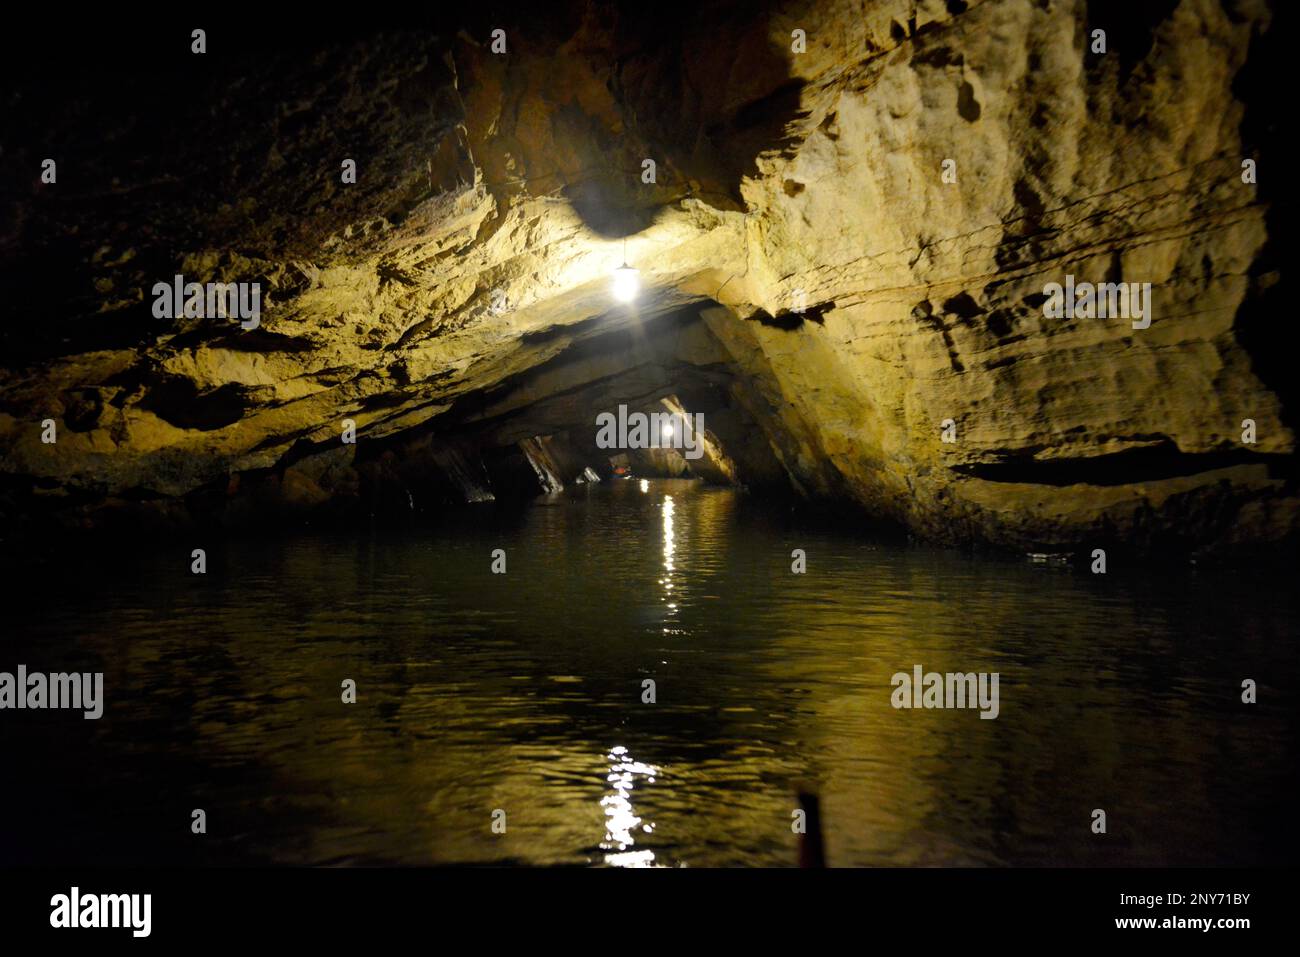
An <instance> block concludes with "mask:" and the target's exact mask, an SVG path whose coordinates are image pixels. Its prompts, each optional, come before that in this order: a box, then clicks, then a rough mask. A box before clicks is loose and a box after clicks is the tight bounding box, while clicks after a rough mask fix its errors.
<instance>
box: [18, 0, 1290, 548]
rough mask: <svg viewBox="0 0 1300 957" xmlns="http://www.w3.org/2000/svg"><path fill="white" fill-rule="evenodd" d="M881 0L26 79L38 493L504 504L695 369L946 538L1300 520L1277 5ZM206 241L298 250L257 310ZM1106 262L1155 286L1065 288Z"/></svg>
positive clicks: (103, 502) (27, 405)
mask: <svg viewBox="0 0 1300 957" xmlns="http://www.w3.org/2000/svg"><path fill="white" fill-rule="evenodd" d="M869 6H870V9H869V10H868V11H867V12H866V13H863V12H862V11H861V10H860V9H859V5H857V4H849V3H837V2H820V3H811V2H810V3H802V4H799V3H795V4H789V5H783V6H779V7H771V8H770V9H769V10H768V11H767V12H766V13H763V14H761V15H759V14H756V13H755V12H754V11H753V10H752V9H751V8H750V5H746V9H744V10H741V9H740V8H739V7H734V8H733V7H732V6H728V5H721V4H714V5H706V6H705V7H703V8H701V9H698V10H696V11H695V12H693V13H692V14H690V15H689V16H687V17H686V18H684V19H682V18H671V22H660V21H659V20H658V19H656V15H655V14H654V12H653V11H645V12H640V13H629V12H627V11H623V12H617V11H613V10H611V9H607V8H605V7H602V6H599V5H590V6H583V5H581V4H578V5H572V6H570V7H568V8H566V12H565V13H564V14H563V15H561V16H557V17H553V18H551V19H548V20H545V21H542V22H538V21H537V19H536V18H533V19H532V20H522V21H520V22H519V23H518V24H517V25H512V24H507V25H506V29H507V41H508V47H507V53H506V54H505V55H496V54H493V53H492V52H491V50H490V46H489V44H490V40H489V34H490V29H491V26H494V25H495V24H493V25H488V24H482V25H478V26H474V25H460V26H462V27H464V29H460V30H452V29H448V30H446V31H443V32H442V33H441V35H440V36H439V37H435V36H433V35H432V33H429V34H425V35H423V36H422V37H413V36H409V35H408V36H396V35H394V36H372V37H367V38H364V39H359V40H355V41H351V42H346V43H331V44H328V45H327V46H326V47H324V49H326V50H327V52H326V53H324V54H321V55H313V56H304V55H303V54H302V51H296V52H292V53H291V52H282V53H281V54H280V55H278V56H257V57H253V56H250V57H249V59H248V61H247V62H235V63H234V64H233V65H230V64H229V63H227V64H226V66H224V67H223V69H224V70H225V72H222V70H214V71H211V72H209V71H200V70H192V69H191V70H188V72H185V73H183V74H182V75H181V76H180V77H178V78H177V79H176V81H175V82H174V83H172V84H170V86H169V87H168V88H166V89H162V90H160V89H159V84H157V83H156V82H155V81H154V80H153V78H148V79H147V80H141V81H139V82H138V85H137V86H136V87H134V88H132V87H129V86H128V88H127V89H128V91H129V92H130V94H131V95H132V96H133V95H134V94H135V93H138V94H139V96H140V97H141V98H142V100H143V101H144V102H146V103H148V104H150V106H149V108H148V109H146V108H144V107H140V108H138V109H137V110H135V111H134V112H133V111H132V110H131V109H130V108H128V107H126V106H124V103H126V102H128V101H129V102H132V103H134V102H135V101H134V100H131V98H130V96H128V95H126V94H123V93H121V92H120V91H118V92H117V94H116V96H115V98H114V100H113V101H111V102H108V101H105V102H103V103H95V102H94V101H93V99H92V101H91V103H90V107H93V108H88V107H87V104H85V103H77V102H72V101H67V102H65V101H63V100H59V99H57V97H56V96H54V95H51V96H50V99H51V100H52V101H54V105H53V106H43V107H42V108H41V109H39V110H38V109H37V108H36V107H35V106H30V107H27V108H28V109H30V110H31V113H32V115H30V116H28V115H25V114H22V113H21V109H20V108H19V107H13V109H17V110H19V115H18V116H17V117H15V118H13V123H12V124H9V123H7V126H9V127H10V128H14V129H19V130H31V131H32V132H31V133H30V135H29V136H26V137H22V138H21V139H22V140H23V141H22V142H18V143H16V144H15V146H14V150H15V151H16V153H15V155H14V156H10V157H6V162H7V163H8V164H9V165H14V164H16V165H17V166H18V167H20V168H21V169H22V170H23V174H22V175H21V176H15V177H14V180H15V181H21V182H26V180H25V179H23V177H24V176H25V177H27V179H35V178H36V176H37V175H38V172H36V173H33V172H32V171H39V169H40V161H41V158H42V157H44V156H45V155H46V153H47V152H48V147H47V145H46V144H49V143H62V144H64V145H65V146H66V149H65V150H64V152H65V154H66V158H62V159H60V163H61V167H60V176H59V180H58V182H57V183H56V184H53V185H40V186H35V185H34V186H32V187H31V189H30V190H28V191H26V192H24V193H23V194H21V195H6V196H4V197H3V200H4V206H3V208H4V210H5V216H4V218H3V219H2V220H0V228H2V229H3V236H0V253H2V258H0V278H2V279H3V282H4V284H5V288H6V289H7V290H9V300H10V306H11V310H12V311H13V312H15V313H16V314H18V315H27V316H31V317H33V318H32V319H31V320H29V321H28V322H26V323H8V324H6V326H5V328H4V330H3V333H2V335H3V337H4V339H3V344H4V356H3V361H4V364H5V373H4V378H3V382H2V383H0V440H2V441H3V462H2V468H0V471H2V472H3V477H4V479H5V482H4V491H3V492H2V493H0V494H2V495H3V499H2V500H0V501H3V505H4V511H5V514H6V516H8V517H9V518H10V520H12V521H17V522H19V523H20V524H21V522H22V521H23V520H31V521H37V518H34V516H39V517H40V520H43V518H44V517H45V513H46V512H47V511H48V512H50V513H53V514H55V515H56V516H57V517H58V518H59V519H60V520H61V521H68V520H71V521H74V522H91V523H95V522H98V521H101V520H103V519H105V517H106V516H109V515H113V514H119V515H126V516H128V517H129V518H130V519H131V520H132V521H134V520H138V518H139V517H140V516H141V515H145V516H147V517H150V518H155V519H157V520H159V521H160V522H161V523H163V524H174V523H178V522H180V523H183V522H185V521H188V520H190V519H191V518H192V517H193V516H195V515H217V516H219V517H223V518H225V519H229V520H234V519H236V518H238V517H240V516H245V515H253V514H257V513H258V511H259V509H260V510H263V511H265V510H270V511H277V510H280V511H286V512H288V513H291V514H299V513H301V512H303V511H311V510H314V509H328V508H333V507H347V506H349V505H351V504H358V503H360V504H366V503H367V502H368V503H369V504H370V505H371V506H373V505H374V504H375V503H376V502H379V503H381V504H382V503H385V502H387V503H390V504H392V506H393V507H395V508H398V509H400V508H403V507H413V506H417V505H418V506H420V507H423V506H424V505H425V504H429V503H433V502H452V501H465V500H476V499H481V498H483V497H486V496H487V495H489V494H491V492H492V489H493V486H494V477H495V479H496V482H495V484H496V485H498V486H502V487H505V486H510V487H514V486H515V485H516V484H519V483H522V485H524V486H527V484H528V482H529V481H530V480H531V479H530V476H531V477H533V478H537V477H538V476H539V475H544V476H545V478H544V479H541V478H537V481H538V482H539V483H540V484H541V485H553V484H554V483H555V482H557V481H563V482H567V481H573V480H574V479H575V478H576V476H577V475H579V474H582V470H583V469H584V468H586V467H587V466H588V465H595V466H597V467H598V468H601V467H603V466H604V465H605V464H606V463H605V462H604V461H602V459H601V456H600V454H599V450H596V449H595V448H594V437H595V424H594V419H595V415H596V414H597V413H598V412H600V411H609V410H613V409H615V408H616V407H617V406H618V404H619V403H620V402H628V403H629V404H632V403H640V405H641V406H643V407H646V408H649V407H652V406H653V407H658V404H659V403H661V402H663V403H667V407H670V408H677V407H683V408H684V409H685V411H689V412H692V413H694V412H703V413H704V415H705V422H706V426H707V428H708V430H709V434H710V435H709V440H710V443H711V444H710V448H711V449H712V451H711V452H710V453H709V455H708V456H707V459H706V462H705V467H704V468H702V469H701V471H702V472H703V473H704V474H707V475H708V477H709V478H711V479H713V480H719V481H725V480H729V479H734V480H738V481H742V482H747V483H749V484H752V485H755V486H772V487H776V486H786V487H792V488H793V489H795V490H796V491H797V492H798V493H799V494H801V495H804V496H807V497H809V498H814V499H825V500H829V501H836V502H849V503H854V504H856V505H858V506H861V507H862V509H863V510H864V512H865V513H866V514H867V515H868V516H871V517H876V518H881V519H886V520H889V521H892V522H896V523H898V524H900V525H902V526H904V527H906V528H908V529H910V530H912V531H914V532H916V533H918V534H919V535H921V536H923V537H926V538H931V539H935V540H941V541H961V542H966V541H973V542H990V543H993V544H997V545H1005V546H1009V547H1015V548H1029V549H1036V548H1048V547H1066V548H1086V547H1089V546H1090V545H1095V544H1106V543H1112V542H1113V543H1116V544H1131V545H1135V546H1139V547H1140V546H1148V545H1163V544H1175V545H1187V546H1191V547H1201V546H1211V545H1244V544H1254V543H1259V542H1269V541H1273V540H1276V539H1279V538H1282V537H1286V536H1290V535H1293V534H1294V532H1295V530H1296V528H1297V512H1296V497H1295V496H1294V494H1293V493H1292V491H1291V488H1290V483H1291V478H1290V476H1291V475H1292V474H1293V471H1294V465H1293V463H1294V458H1293V452H1294V434H1293V432H1292V430H1291V428H1290V426H1289V418H1288V414H1289V413H1291V414H1293V413H1294V403H1293V399H1292V393H1290V392H1289V391H1287V390H1288V388H1289V387H1287V386H1286V381H1287V379H1286V376H1285V375H1284V374H1282V373H1281V372H1280V371H1279V370H1282V372H1284V371H1285V370H1284V366H1283V364H1282V363H1283V361H1284V360H1285V356H1284V355H1279V352H1278V349H1277V345H1276V343H1277V342H1278V341H1279V340H1280V337H1282V336H1284V335H1286V333H1285V331H1284V328H1283V326H1284V323H1285V314H1284V313H1283V311H1282V309H1281V305H1280V296H1279V289H1280V278H1281V277H1280V271H1279V267H1278V265H1277V263H1276V262H1275V257H1276V256H1277V247H1278V243H1279V237H1278V231H1279V230H1280V229H1282V228H1283V227H1282V224H1280V223H1279V222H1277V217H1276V216H1270V204H1269V202H1268V199H1269V196H1270V193H1269V187H1268V185H1267V176H1268V175H1269V174H1268V172H1267V169H1268V161H1269V158H1270V156H1276V154H1271V153H1268V152H1267V149H1268V147H1270V146H1271V145H1272V143H1273V142H1274V139H1272V138H1271V137H1272V136H1273V135H1274V134H1273V132H1272V131H1271V130H1270V129H1269V128H1268V127H1267V126H1266V125H1264V124H1262V123H1261V120H1260V114H1261V111H1267V110H1268V109H1269V108H1270V107H1269V104H1268V102H1267V99H1268V97H1269V96H1273V95H1275V94H1276V91H1273V92H1270V90H1271V89H1272V88H1271V87H1270V86H1269V85H1268V82H1269V81H1268V79H1267V78H1268V76H1269V73H1270V71H1273V70H1276V69H1277V68H1278V65H1277V60H1278V58H1279V55H1280V54H1279V53H1278V52H1277V47H1278V46H1280V44H1278V43H1277V42H1276V39H1275V34H1274V33H1270V30H1269V28H1270V26H1271V19H1272V17H1273V14H1272V12H1271V11H1270V9H1269V7H1268V6H1267V5H1266V4H1263V3H1250V2H1240V3H1229V4H1219V3H1214V2H1209V0H1199V2H1198V0H1183V2H1181V3H1166V4H1155V5H1152V7H1151V9H1150V10H1149V11H1148V12H1145V13H1143V14H1142V15H1141V16H1135V15H1132V14H1130V13H1129V12H1127V11H1124V10H1123V9H1122V7H1121V8H1120V9H1118V10H1112V9H1111V8H1112V6H1113V5H1111V4H1104V3H1096V2H1094V3H1092V4H1086V3H1050V4H1048V3H1039V2H1031V0H987V2H983V3H978V4H969V5H968V4H965V3H959V2H948V3H940V2H922V3H914V2H902V0H899V2H882V3H878V4H872V5H869ZM1157 7H1158V8H1159V9H1157ZM638 18H639V19H638ZM1138 21H1142V22H1138ZM1095 29H1104V30H1106V37H1105V41H1106V43H1107V52H1105V53H1101V52H1093V49H1094V46H1095V44H1096V42H1097V41H1096V39H1095V37H1094V34H1093V31H1094V30H1095ZM797 30H802V31H804V34H806V48H801V49H799V50H798V52H796V51H795V49H793V48H795V47H802V44H801V43H800V42H799V38H798V37H797V36H795V35H794V31H797ZM187 69H188V68H187ZM232 76H235V77H237V78H238V82H237V83H232V81H231V77H232ZM91 96H92V97H93V94H91ZM149 97H153V98H154V99H152V100H151V99H148V98H149ZM195 104H199V106H198V107H196V106H195ZM126 114H130V115H126ZM200 129H201V130H203V131H204V136H203V137H198V136H187V135H183V134H184V133H185V132H186V131H187V130H189V131H193V130H200ZM37 131H40V135H39V136H38V134H37ZM154 133H156V134H157V136H153V137H152V138H151V134H154ZM15 138H16V139H18V138H19V137H15ZM213 141H219V142H223V143H226V144H228V148H227V149H226V150H224V151H222V150H213V149H211V148H210V146H208V145H206V144H210V143H211V142H213ZM144 144H149V146H148V148H147V149H146V148H145V146H144ZM345 159H352V160H354V161H355V163H356V170H357V175H356V182H355V183H354V184H353V183H345V182H344V181H343V175H342V170H343V161H344V160H345ZM1246 159H1255V160H1257V161H1259V163H1260V166H1261V171H1260V173H1259V176H1260V180H1261V182H1260V184H1259V185H1256V184H1254V183H1248V182H1243V166H1242V164H1243V160H1246ZM646 160H653V181H652V182H651V181H647V180H649V179H650V178H651V177H650V167H648V166H647V165H646V162H645V161H646ZM1274 169H1275V170H1277V169H1280V165H1279V166H1275V167H1274ZM29 174H30V175H29ZM1275 175H1277V177H1278V178H1280V175H1281V174H1280V173H1278V174H1275ZM7 189H8V187H7ZM56 190H57V193H56V192H55V191H56ZM625 258H626V260H627V261H628V262H629V263H631V264H632V265H633V266H635V267H636V268H637V269H638V270H639V279H640V283H641V291H640V294H639V296H638V298H637V300H636V301H635V302H634V303H632V304H631V305H622V304H619V303H618V302H616V301H615V300H614V298H613V297H612V295H611V289H610V283H611V276H612V273H613V270H614V269H615V267H617V266H619V265H620V264H622V263H623V262H624V260H625ZM176 274H183V275H184V276H185V278H186V280H187V281H188V280H192V281H195V282H199V283H209V282H223V283H237V282H242V283H253V282H256V283H259V284H260V290H261V295H262V313H261V321H260V326H258V327H257V328H251V329H244V328H241V327H240V324H239V323H238V322H237V321H232V320H221V319H211V318H196V317H190V318H186V317H184V316H181V317H180V318H176V319H165V318H163V319H160V318H158V317H157V316H156V315H155V314H154V313H153V312H152V308H151V307H152V306H153V299H152V297H151V294H150V289H151V288H152V287H153V286H154V284H155V283H156V282H160V281H163V282H169V281H171V279H172V277H173V276H174V275H176ZM1067 276H1072V277H1074V280H1073V281H1076V282H1079V283H1083V282H1088V283H1094V284H1101V283H1115V284H1118V283H1129V284H1147V283H1149V284H1150V301H1149V306H1150V308H1149V316H1148V317H1147V319H1146V320H1142V319H1137V320H1134V319H1133V318H1132V317H1128V316H1120V317H1117V316H1114V315H1110V316H1107V317H1105V318H1100V317H1096V316H1094V317H1093V318H1087V317H1086V313H1083V314H1081V313H1080V312H1078V311H1075V315H1074V316H1073V317H1072V318H1065V317H1056V316H1055V315H1054V314H1051V315H1049V313H1051V312H1052V310H1051V309H1049V308H1045V307H1046V301H1047V300H1048V295H1047V293H1046V292H1045V290H1047V289H1048V288H1049V286H1050V284H1052V283H1058V284H1064V283H1065V282H1066V277H1067ZM1072 311H1074V310H1072ZM38 316H39V317H40V318H39V319H37V318H35V317H38ZM1144 321H1149V325H1146V326H1145V327H1142V324H1143V322H1144ZM678 403H680V406H679V405H678ZM1288 403H1291V407H1290V409H1289V410H1288V408H1287V405H1288ZM45 419H53V420H54V421H55V423H56V425H57V432H58V440H57V442H56V443H54V444H46V443H43V442H42V426H41V423H42V421H43V420H45ZM1245 420H1250V423H1251V424H1250V425H1249V426H1247V425H1244V424H1243V423H1244V422H1245ZM348 423H351V424H352V425H353V426H354V428H355V433H356V437H357V439H356V443H355V444H345V443H344V442H343V441H342V435H343V434H344V432H345V430H346V429H347V428H348ZM1252 430H1253V436H1252V437H1253V439H1254V441H1253V442H1247V441H1244V440H1243V434H1248V433H1249V432H1251V431H1252ZM538 436H551V437H552V438H551V439H550V440H548V442H547V443H544V446H545V447H544V448H543V447H542V446H538V445H537V444H536V443H534V444H532V445H529V444H528V443H530V442H531V441H532V440H533V439H535V438H536V437H538ZM520 443H524V444H523V445H522V446H521V445H520ZM543 460H545V465H544V467H539V464H538V463H539V462H542V461H543ZM498 490H499V489H498Z"/></svg>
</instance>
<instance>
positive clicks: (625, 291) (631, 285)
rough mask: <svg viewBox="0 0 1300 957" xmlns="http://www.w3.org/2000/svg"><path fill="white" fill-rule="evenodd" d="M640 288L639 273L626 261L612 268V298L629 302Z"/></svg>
mask: <svg viewBox="0 0 1300 957" xmlns="http://www.w3.org/2000/svg"><path fill="white" fill-rule="evenodd" d="M640 290H641V274H640V273H638V272H637V271H636V270H635V269H633V268H632V267H631V266H629V265H628V264H627V263H624V264H623V265H621V266H619V267H618V268H617V269H615V270H614V298H615V299H617V300H618V301H619V302H631V301H632V300H633V299H635V298H636V294H637V293H638V292H640Z"/></svg>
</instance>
